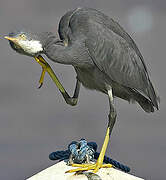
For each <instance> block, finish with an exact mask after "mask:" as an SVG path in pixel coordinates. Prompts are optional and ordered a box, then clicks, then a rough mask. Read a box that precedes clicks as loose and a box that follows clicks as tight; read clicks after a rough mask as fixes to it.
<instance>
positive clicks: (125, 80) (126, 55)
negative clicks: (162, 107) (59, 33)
mask: <svg viewBox="0 0 166 180" xmlns="http://www.w3.org/2000/svg"><path fill="white" fill-rule="evenodd" d="M88 28H89V33H86V37H87V38H86V40H85V44H86V47H87V48H88V51H89V54H90V56H91V58H92V60H93V61H94V63H95V64H96V65H97V67H98V68H99V69H100V70H101V71H103V72H104V73H106V74H107V75H108V76H109V77H110V78H111V79H112V80H113V81H115V82H117V83H119V84H121V85H123V86H127V87H130V88H133V89H135V90H137V91H139V92H140V93H141V94H144V95H145V96H147V97H148V98H149V99H150V100H151V101H152V103H153V104H154V106H155V107H157V108H158V105H157V97H156V93H155V91H154V88H153V86H152V83H151V81H150V79H149V76H148V72H147V68H146V66H145V64H144V60H143V57H142V55H141V53H140V51H139V50H138V48H137V46H136V44H135V43H134V41H133V40H132V38H131V37H130V36H129V35H128V34H127V33H126V32H125V31H124V30H123V28H122V27H121V26H120V25H119V24H118V23H116V22H115V21H113V20H112V19H111V18H109V17H107V16H105V15H103V14H100V13H99V14H98V12H97V13H96V16H91V18H89V25H88Z"/></svg>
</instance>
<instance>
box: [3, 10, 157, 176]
mask: <svg viewBox="0 0 166 180" xmlns="http://www.w3.org/2000/svg"><path fill="white" fill-rule="evenodd" d="M58 33H59V37H57V36H55V35H54V33H53V32H40V33H39V32H30V31H28V30H27V31H16V32H12V33H9V35H8V36H5V38H6V39H8V40H9V43H10V45H11V47H12V48H13V49H14V50H15V51H16V52H18V53H20V54H24V55H27V56H31V57H34V58H35V60H36V61H37V62H38V63H39V64H40V65H41V67H42V74H41V77H40V80H39V82H40V85H42V84H43V81H44V76H45V72H47V73H48V74H49V75H50V77H51V78H52V79H53V81H54V82H55V84H56V85H57V87H58V88H59V90H60V92H61V93H62V95H63V97H64V99H65V101H66V103H67V104H69V105H72V106H74V105H76V104H77V101H78V96H79V91H80V86H81V84H82V85H83V86H84V87H85V88H88V89H91V90H96V91H100V92H102V93H104V94H106V95H107V96H108V100H109V114H108V125H107V129H106V135H105V139H104V143H103V145H102V148H101V152H100V155H99V158H98V160H97V161H96V163H95V164H90V163H87V164H72V166H75V167H78V168H76V169H74V170H69V171H68V172H76V171H86V170H93V172H94V173H96V172H97V171H98V170H99V168H102V167H112V165H111V164H108V165H106V164H103V158H104V155H105V152H106V149H107V145H108V142H109V139H110V136H111V133H112V130H113V127H114V124H115V121H116V117H117V113H116V108H115V105H114V99H115V98H116V97H117V98H121V99H123V100H126V101H128V102H136V103H138V104H139V105H140V106H141V108H142V109H143V110H144V111H145V112H147V113H150V112H154V111H155V110H158V109H159V98H158V95H157V93H156V91H155V89H154V87H153V84H152V82H151V80H150V76H149V74H148V70H147V66H146V65H145V62H144V58H143V56H142V54H141V52H140V50H139V49H138V47H137V45H136V43H135V42H134V40H133V39H132V38H131V36H130V35H129V34H128V33H127V32H126V31H125V30H124V29H123V28H122V27H121V26H120V25H119V23H118V22H116V21H115V20H113V19H112V18H110V17H109V16H107V15H105V14H104V13H102V12H100V11H98V10H95V9H92V8H85V7H83V8H76V9H74V10H71V11H68V12H67V13H66V14H65V15H64V16H62V18H61V19H60V22H59V28H58ZM42 54H45V55H46V56H47V57H48V58H49V59H50V60H52V61H53V62H56V63H61V64H67V65H72V66H73V67H74V69H75V72H76V75H77V76H76V79H77V80H76V86H75V91H74V95H73V96H69V94H68V93H67V91H66V90H65V88H64V87H63V86H62V84H61V82H60V81H59V80H58V78H57V77H56V75H55V73H54V72H53V70H52V69H51V67H50V66H49V64H48V63H47V62H46V61H45V59H44V58H43V57H42Z"/></svg>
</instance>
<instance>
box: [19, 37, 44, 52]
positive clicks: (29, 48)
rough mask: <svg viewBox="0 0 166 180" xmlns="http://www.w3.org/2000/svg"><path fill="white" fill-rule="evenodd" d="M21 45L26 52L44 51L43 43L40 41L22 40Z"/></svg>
mask: <svg viewBox="0 0 166 180" xmlns="http://www.w3.org/2000/svg"><path fill="white" fill-rule="evenodd" d="M19 45H20V46H21V48H22V49H24V51H25V52H27V53H29V54H36V53H39V52H41V51H43V48H42V44H41V43H40V41H35V40H31V41H29V40H20V41H19Z"/></svg>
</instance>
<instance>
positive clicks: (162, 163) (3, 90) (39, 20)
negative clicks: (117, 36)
mask: <svg viewBox="0 0 166 180" xmlns="http://www.w3.org/2000/svg"><path fill="white" fill-rule="evenodd" d="M83 6H86V7H92V8H96V9H98V10H101V11H102V12H104V13H105V14H107V15H109V16H110V17H113V18H114V19H115V20H116V21H118V22H119V23H120V24H121V25H122V26H123V27H124V28H125V29H126V31H127V32H128V33H129V34H130V35H131V36H132V37H133V39H134V40H135V41H136V43H137V45H138V47H139V49H140V51H141V52H142V54H143V56H144V59H145V62H146V64H147V66H148V69H149V71H150V73H151V79H152V81H153V83H154V85H155V87H156V89H157V91H158V93H159V94H160V98H161V104H160V111H157V112H155V113H152V114H147V113H144V112H143V110H142V109H141V108H140V107H139V106H138V105H136V104H128V103H127V102H125V101H123V100H119V99H117V100H116V107H117V112H118V118H117V122H116V125H115V128H114V130H113V134H112V138H111V144H109V147H108V150H107V155H108V156H111V157H112V158H113V159H116V160H119V161H120V162H123V163H124V164H127V165H128V166H130V167H131V173H132V174H135V175H136V176H140V177H143V178H145V179H150V180H156V179H157V180H164V179H165V167H166V155H165V153H166V132H165V129H166V121H165V111H166V93H165V92H166V70H165V68H166V60H165V52H166V49H165V42H166V35H165V32H166V1H165V0H134V1H133V0H116V1H115V0H114V1H113V0H102V1H101V0H59V1H58V0H47V1H46V0H28V1H27V0H0V36H1V38H0V179H3V180H9V179H12V180H22V179H25V178H27V177H29V176H31V175H33V174H35V173H36V172H38V171H40V170H42V169H44V168H46V167H48V166H51V165H52V164H54V162H52V161H50V160H49V159H48V155H49V153H51V152H53V151H56V150H61V149H62V150H64V149H66V148H67V145H68V144H69V143H70V142H71V141H72V140H79V139H80V138H82V137H83V138H86V139H87V140H88V141H96V142H97V144H98V145H99V148H98V150H100V148H101V145H102V143H103V140H104V136H105V131H106V126H107V115H108V108H109V107H108V100H107V97H106V96H105V95H104V94H101V93H98V92H95V91H89V90H86V89H84V88H81V92H80V97H79V103H78V105H77V106H76V107H70V106H69V105H66V104H65V102H64V100H63V99H62V96H61V94H60V93H59V91H58V90H57V88H56V87H55V84H54V83H53V82H52V81H51V79H50V77H49V76H48V75H47V76H46V78H45V81H44V85H43V87H42V88H41V89H37V87H38V80H39V77H40V73H41V67H40V66H39V65H38V64H37V63H36V62H35V60H34V59H32V58H30V57H26V56H21V55H19V54H17V53H16V52H14V51H13V50H12V49H11V48H10V47H9V44H8V42H7V41H6V40H4V39H3V36H4V35H7V34H8V33H9V32H10V31H11V30H13V29H15V28H17V29H19V28H20V27H21V26H24V27H26V28H30V29H32V28H34V29H38V30H40V31H45V30H47V31H55V32H57V28H58V22H59V20H60V18H61V16H62V15H64V14H65V13H66V12H67V11H68V10H70V9H73V8H76V7H83ZM48 62H49V63H50V65H51V66H52V68H53V69H54V70H55V72H56V74H57V76H58V77H59V79H60V80H61V81H62V82H63V85H64V86H65V88H66V89H67V90H68V91H69V93H70V94H72V92H73V90H74V85H75V72H74V70H73V68H72V67H70V66H64V65H59V64H55V63H52V62H50V61H49V60H48Z"/></svg>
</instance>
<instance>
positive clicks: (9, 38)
mask: <svg viewBox="0 0 166 180" xmlns="http://www.w3.org/2000/svg"><path fill="white" fill-rule="evenodd" d="M4 38H5V39H7V40H9V41H12V42H14V43H17V42H18V39H17V38H14V37H9V36H5V37H4Z"/></svg>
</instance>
